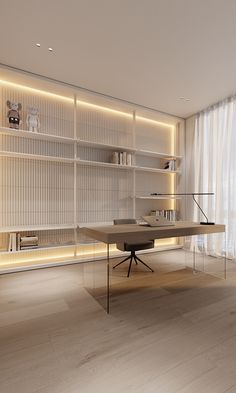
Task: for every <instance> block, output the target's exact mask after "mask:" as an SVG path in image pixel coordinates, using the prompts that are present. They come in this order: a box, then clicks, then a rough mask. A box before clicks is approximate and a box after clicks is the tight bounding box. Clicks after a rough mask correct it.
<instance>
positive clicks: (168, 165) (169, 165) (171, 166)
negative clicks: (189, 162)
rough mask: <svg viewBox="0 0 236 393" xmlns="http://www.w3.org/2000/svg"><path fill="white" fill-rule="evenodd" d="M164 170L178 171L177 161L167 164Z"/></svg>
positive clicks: (170, 161)
mask: <svg viewBox="0 0 236 393" xmlns="http://www.w3.org/2000/svg"><path fill="white" fill-rule="evenodd" d="M164 169H169V171H175V170H176V160H174V159H173V160H169V161H167V162H166V163H165V166H164Z"/></svg>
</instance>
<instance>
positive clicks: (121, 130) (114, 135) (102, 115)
mask: <svg viewBox="0 0 236 393" xmlns="http://www.w3.org/2000/svg"><path fill="white" fill-rule="evenodd" d="M77 137H78V138H81V139H86V140H90V141H93V142H100V143H107V144H111V145H120V146H127V147H132V146H133V137H132V115H131V114H129V115H127V116H126V115H125V116H124V115H120V114H118V113H116V112H111V113H110V112H109V111H108V112H107V111H102V110H99V109H95V108H94V107H91V108H90V107H87V106H84V105H81V104H78V110H77Z"/></svg>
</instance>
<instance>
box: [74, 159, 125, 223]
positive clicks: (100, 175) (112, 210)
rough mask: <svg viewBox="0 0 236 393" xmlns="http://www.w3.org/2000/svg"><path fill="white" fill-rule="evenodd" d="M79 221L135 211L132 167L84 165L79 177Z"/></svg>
mask: <svg viewBox="0 0 236 393" xmlns="http://www.w3.org/2000/svg"><path fill="white" fill-rule="evenodd" d="M77 191H78V195H79V198H78V199H77V211H78V219H79V223H80V224H81V223H91V222H112V220H113V219H114V218H125V217H130V215H132V198H131V195H132V171H131V170H124V171H118V170H117V169H112V168H100V167H99V168H96V167H90V166H86V165H80V166H79V171H78V178H77Z"/></svg>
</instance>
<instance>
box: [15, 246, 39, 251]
mask: <svg viewBox="0 0 236 393" xmlns="http://www.w3.org/2000/svg"><path fill="white" fill-rule="evenodd" d="M38 247H39V246H38V245H37V246H36V245H35V246H33V245H32V246H21V248H20V249H21V250H33V249H35V248H38Z"/></svg>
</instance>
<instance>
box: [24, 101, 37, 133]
mask: <svg viewBox="0 0 236 393" xmlns="http://www.w3.org/2000/svg"><path fill="white" fill-rule="evenodd" d="M26 124H27V127H28V130H29V131H33V132H39V129H40V122H39V110H38V108H36V107H35V106H31V107H28V111H27V118H26Z"/></svg>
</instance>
